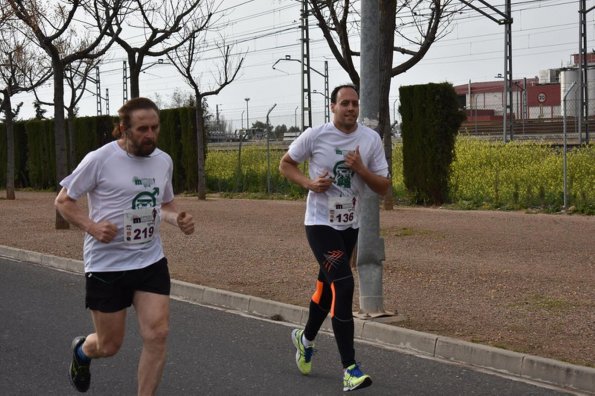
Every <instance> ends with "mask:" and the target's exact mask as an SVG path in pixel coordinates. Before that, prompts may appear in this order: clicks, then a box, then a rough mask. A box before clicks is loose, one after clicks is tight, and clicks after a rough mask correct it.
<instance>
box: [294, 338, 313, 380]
mask: <svg viewBox="0 0 595 396" xmlns="http://www.w3.org/2000/svg"><path fill="white" fill-rule="evenodd" d="M303 334H304V330H299V329H293V330H292V331H291V341H293V345H294V346H295V349H296V352H295V364H296V365H297V368H298V370H300V373H302V374H304V375H308V374H310V371H312V355H313V354H314V347H313V346H310V347H308V348H306V347H305V346H304V344H303V343H302V335H303Z"/></svg>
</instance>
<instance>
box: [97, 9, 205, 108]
mask: <svg viewBox="0 0 595 396" xmlns="http://www.w3.org/2000/svg"><path fill="white" fill-rule="evenodd" d="M133 4H134V5H133V7H132V8H131V9H130V12H129V14H128V15H126V18H117V19H116V20H115V21H114V23H113V25H110V26H109V28H110V34H111V35H113V37H114V38H115V40H116V42H117V43H118V45H120V47H122V49H124V51H126V54H127V57H128V68H129V70H130V76H129V77H130V96H131V97H132V98H136V97H138V96H139V95H140V81H139V78H140V74H141V73H142V72H143V71H144V70H146V69H147V67H150V66H147V67H145V68H143V64H144V62H145V58H146V57H155V58H158V57H161V56H165V55H167V54H168V53H169V52H171V51H173V50H175V49H177V48H179V47H180V46H182V45H184V43H185V42H187V41H188V40H190V38H191V37H192V36H193V35H195V34H196V33H198V32H200V31H202V30H204V29H206V28H207V27H208V26H209V23H210V22H211V18H212V15H213V14H212V13H211V12H210V8H211V6H212V0H133ZM121 29H124V32H125V33H126V34H127V35H130V34H133V33H134V34H135V35H141V36H142V37H143V39H142V40H144V41H142V42H141V43H140V44H138V45H135V44H134V41H135V40H136V39H129V38H128V37H127V36H124V35H122V36H120V35H119V34H118V33H117V32H118V31H119V30H121Z"/></svg>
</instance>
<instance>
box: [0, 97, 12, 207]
mask: <svg viewBox="0 0 595 396" xmlns="http://www.w3.org/2000/svg"><path fill="white" fill-rule="evenodd" d="M2 107H3V108H4V126H5V127H6V199H8V200H13V199H15V194H14V123H13V120H12V103H11V101H10V96H9V95H4V101H3V102H2Z"/></svg>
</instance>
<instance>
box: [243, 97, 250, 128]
mask: <svg viewBox="0 0 595 396" xmlns="http://www.w3.org/2000/svg"><path fill="white" fill-rule="evenodd" d="M244 100H245V101H246V132H248V129H250V113H249V112H248V102H249V101H250V98H245V99H244Z"/></svg>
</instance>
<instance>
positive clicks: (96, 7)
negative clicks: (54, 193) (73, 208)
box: [5, 0, 126, 229]
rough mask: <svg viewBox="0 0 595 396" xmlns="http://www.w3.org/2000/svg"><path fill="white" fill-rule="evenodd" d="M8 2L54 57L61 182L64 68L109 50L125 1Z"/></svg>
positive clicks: (61, 223) (62, 224)
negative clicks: (113, 27)
mask: <svg viewBox="0 0 595 396" xmlns="http://www.w3.org/2000/svg"><path fill="white" fill-rule="evenodd" d="M5 1H7V2H8V4H9V5H10V7H11V9H12V11H13V12H14V14H15V16H16V17H17V18H19V19H20V20H21V21H22V22H23V23H24V24H25V25H26V26H27V27H28V29H27V30H24V31H23V33H24V34H25V35H27V36H28V37H29V38H30V39H31V40H33V41H35V42H37V43H38V44H39V46H40V47H41V48H42V49H43V50H44V51H45V52H46V53H47V55H48V56H49V58H50V59H51V63H52V69H53V76H54V81H53V88H54V94H53V101H54V137H55V151H56V182H57V183H58V182H59V181H60V180H62V179H63V178H64V177H66V175H67V173H68V167H67V163H66V161H67V155H66V135H65V132H64V131H65V128H64V73H65V69H66V67H67V66H68V65H70V64H71V63H73V62H76V61H77V60H81V59H97V58H99V57H101V56H102V55H103V54H104V53H105V52H106V51H107V50H108V48H109V47H110V46H111V44H112V43H113V40H114V37H115V35H116V33H114V34H113V35H112V39H111V40H109V41H107V42H106V40H105V38H106V35H107V31H108V26H111V24H112V21H113V20H114V18H115V17H116V15H117V14H118V13H119V12H120V10H121V8H122V7H123V4H124V3H125V1H126V0H94V1H92V0H65V1H61V0H52V1H49V0H48V1H42V0H37V1H24V0H5ZM89 14H90V15H92V18H93V19H94V20H95V21H96V22H97V26H90V25H89V24H88V23H86V22H84V21H85V20H86V19H87V18H88V16H89ZM83 32H84V33H83ZM79 37H80V38H79ZM57 187H58V186H57ZM67 228H69V224H68V222H67V221H66V220H64V218H62V216H61V215H60V214H59V213H58V211H56V229H67Z"/></svg>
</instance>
